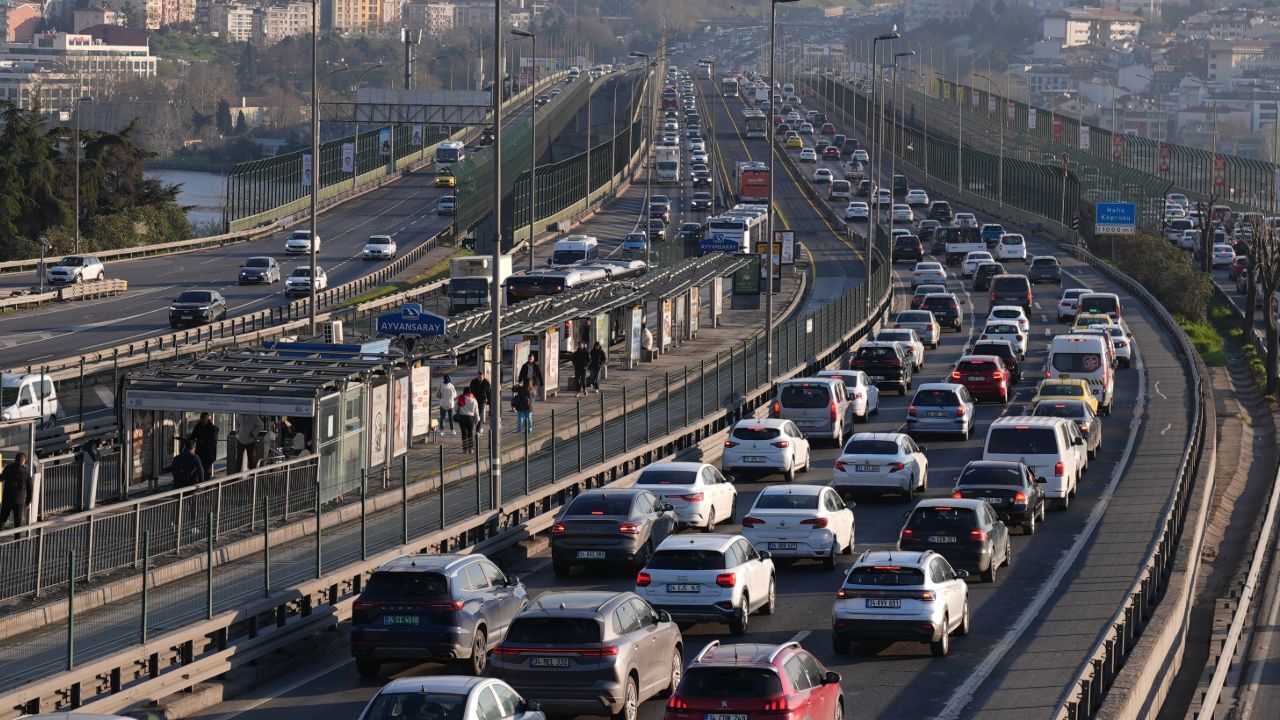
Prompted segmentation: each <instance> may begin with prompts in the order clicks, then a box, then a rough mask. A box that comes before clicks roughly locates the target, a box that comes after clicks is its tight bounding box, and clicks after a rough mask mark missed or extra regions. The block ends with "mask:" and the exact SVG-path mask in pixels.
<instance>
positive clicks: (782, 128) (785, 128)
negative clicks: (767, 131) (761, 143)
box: [773, 122, 800, 140]
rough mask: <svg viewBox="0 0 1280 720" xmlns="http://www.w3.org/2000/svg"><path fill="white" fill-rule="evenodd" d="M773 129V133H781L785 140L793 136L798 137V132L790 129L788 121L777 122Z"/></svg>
mask: <svg viewBox="0 0 1280 720" xmlns="http://www.w3.org/2000/svg"><path fill="white" fill-rule="evenodd" d="M773 131H774V133H776V134H781V135H783V138H784V139H786V140H790V139H791V138H793V137H800V133H798V132H796V131H795V130H792V129H791V125H789V124H788V123H785V122H784V123H779V124H778V125H777V126H776V127H775V128H774V129H773Z"/></svg>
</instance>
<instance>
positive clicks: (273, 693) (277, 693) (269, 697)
mask: <svg viewBox="0 0 1280 720" xmlns="http://www.w3.org/2000/svg"><path fill="white" fill-rule="evenodd" d="M350 662H351V658H350V657H339V658H338V659H336V660H334V661H333V662H331V663H329V664H328V665H325V666H324V667H322V668H320V669H318V670H316V671H315V672H312V673H309V674H307V675H306V676H304V677H301V678H298V679H296V680H294V681H293V682H290V683H288V684H286V685H283V686H279V687H270V686H269V687H268V688H267V689H268V690H269V692H266V693H264V694H265V695H266V697H261V698H258V699H257V700H253V701H250V702H246V703H245V704H243V705H241V704H240V703H238V702H236V701H235V700H231V701H229V702H230V703H231V704H233V705H237V706H239V707H238V709H236V710H232V711H231V712H226V713H223V714H221V715H215V716H214V717H212V718H210V720H231V719H232V718H237V717H240V716H241V715H244V714H245V713H247V712H252V711H253V710H256V709H258V708H260V707H262V706H263V705H266V704H267V703H269V702H272V701H274V700H276V699H278V698H282V697H285V696H287V695H288V694H289V693H291V692H293V691H294V690H297V689H298V688H300V687H302V686H303V685H307V684H310V683H312V682H315V681H316V680H319V679H320V678H322V677H324V676H325V675H328V674H329V673H331V672H335V671H337V670H340V669H341V668H342V667H343V666H344V665H347V664H349V663H350Z"/></svg>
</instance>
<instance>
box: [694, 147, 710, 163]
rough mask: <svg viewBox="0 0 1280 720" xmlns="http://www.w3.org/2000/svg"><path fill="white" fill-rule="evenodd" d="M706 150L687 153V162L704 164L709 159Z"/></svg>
mask: <svg viewBox="0 0 1280 720" xmlns="http://www.w3.org/2000/svg"><path fill="white" fill-rule="evenodd" d="M710 157H711V156H710V155H708V154H707V151H706V150H694V151H692V152H690V153H689V162H696V163H704V162H707V161H708V160H709V159H710Z"/></svg>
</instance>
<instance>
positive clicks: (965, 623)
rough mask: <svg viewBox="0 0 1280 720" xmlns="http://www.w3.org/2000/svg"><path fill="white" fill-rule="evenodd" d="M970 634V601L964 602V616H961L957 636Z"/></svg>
mask: <svg viewBox="0 0 1280 720" xmlns="http://www.w3.org/2000/svg"><path fill="white" fill-rule="evenodd" d="M968 634H969V601H968V600H965V601H964V614H963V615H961V616H960V624H959V625H957V626H956V635H968Z"/></svg>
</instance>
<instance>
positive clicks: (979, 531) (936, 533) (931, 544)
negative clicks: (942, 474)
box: [898, 498, 1013, 582]
mask: <svg viewBox="0 0 1280 720" xmlns="http://www.w3.org/2000/svg"><path fill="white" fill-rule="evenodd" d="M898 549H899V550H909V551H921V550H932V551H934V552H936V553H938V554H939V555H941V556H942V557H944V558H946V559H947V562H949V563H951V565H952V567H956V568H960V569H964V570H972V571H975V572H977V573H979V574H980V575H981V577H982V581H983V582H995V580H996V570H997V569H998V568H999V567H1000V566H1002V565H1003V566H1006V567H1007V566H1008V565H1009V564H1010V563H1011V562H1012V561H1013V544H1012V543H1011V542H1010V540H1009V529H1008V528H1007V527H1006V526H1005V524H1004V523H1002V522H1000V518H999V517H997V516H996V513H995V510H993V509H992V507H991V505H990V504H988V503H987V502H986V501H985V500H970V499H956V498H937V499H929V500H921V501H920V502H919V503H918V504H917V505H916V507H915V509H914V510H912V511H911V515H910V516H909V517H908V518H907V522H906V524H905V525H903V527H902V530H901V531H900V532H899V535H898Z"/></svg>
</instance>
